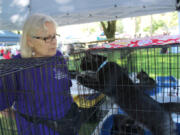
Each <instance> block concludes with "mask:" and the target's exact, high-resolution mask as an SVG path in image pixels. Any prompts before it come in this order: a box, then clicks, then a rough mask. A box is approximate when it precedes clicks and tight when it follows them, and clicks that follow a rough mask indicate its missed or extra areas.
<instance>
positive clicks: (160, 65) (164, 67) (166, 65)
mask: <svg viewBox="0 0 180 135" xmlns="http://www.w3.org/2000/svg"><path fill="white" fill-rule="evenodd" d="M170 50H171V48H168V51H169V52H171V51H170ZM160 51H161V48H148V49H147V48H144V49H140V48H135V49H131V50H127V49H126V50H125V49H122V50H114V51H112V50H110V51H107V52H101V53H100V54H102V55H105V56H107V57H108V60H109V61H113V62H116V63H117V64H119V65H120V66H123V67H126V68H128V69H129V72H140V71H141V70H142V69H143V70H144V71H145V72H147V73H148V74H149V75H150V77H152V78H156V77H157V76H174V77H176V78H177V79H180V53H165V54H161V53H160ZM82 56H84V55H83V54H79V55H76V56H75V59H78V60H74V58H73V56H72V57H71V59H70V61H69V65H68V67H69V69H70V70H76V71H77V70H78V71H80V69H79V64H80V59H81V57H82Z"/></svg>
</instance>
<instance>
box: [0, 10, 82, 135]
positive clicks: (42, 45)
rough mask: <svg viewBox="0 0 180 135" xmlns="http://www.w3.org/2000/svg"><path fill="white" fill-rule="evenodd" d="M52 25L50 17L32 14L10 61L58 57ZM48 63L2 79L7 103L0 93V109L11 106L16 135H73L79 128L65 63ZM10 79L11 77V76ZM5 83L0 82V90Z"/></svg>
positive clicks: (79, 116) (77, 110) (60, 55)
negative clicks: (7, 92)
mask: <svg viewBox="0 0 180 135" xmlns="http://www.w3.org/2000/svg"><path fill="white" fill-rule="evenodd" d="M56 27H57V25H56V22H55V21H54V19H53V18H52V17H50V16H47V15H44V14H39V13H36V14H33V15H31V16H29V17H28V18H27V20H26V21H25V23H24V27H23V34H22V36H21V42H20V54H18V55H16V56H15V57H14V59H23V58H38V57H53V56H55V57H62V58H63V56H62V54H61V52H60V51H57V49H56V48H57V36H59V35H58V34H57V33H56ZM56 64H57V62H52V63H49V66H47V65H46V66H42V67H41V68H39V67H34V68H33V69H27V70H23V71H22V72H21V73H16V74H15V76H16V80H14V79H12V78H10V77H9V76H7V77H6V79H5V81H7V83H8V87H7V91H8V90H14V91H18V92H17V93H16V92H14V93H15V94H14V95H13V94H12V91H11V93H10V92H9V97H8V102H7V98H5V97H4V94H3V92H2V91H1V92H0V109H1V110H4V109H6V108H10V107H11V106H12V108H13V110H14V112H15V118H16V124H17V129H18V134H19V135H76V134H77V133H78V130H79V129H80V126H81V123H82V121H81V116H82V115H81V112H80V111H79V109H78V107H77V105H76V104H75V103H74V102H73V99H72V97H71V94H70V87H71V85H72V83H71V80H70V77H69V73H68V69H67V65H66V61H65V60H63V61H61V62H60V63H59V64H62V66H59V67H58V66H56ZM11 77H12V76H11ZM5 83H6V82H3V81H1V80H0V90H1V89H3V85H6V84H5ZM14 84H15V85H14Z"/></svg>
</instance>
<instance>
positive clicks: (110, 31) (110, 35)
mask: <svg viewBox="0 0 180 135" xmlns="http://www.w3.org/2000/svg"><path fill="white" fill-rule="evenodd" d="M101 26H102V28H103V31H104V34H105V35H106V38H107V39H108V40H110V41H114V40H115V32H116V20H114V21H107V22H101Z"/></svg>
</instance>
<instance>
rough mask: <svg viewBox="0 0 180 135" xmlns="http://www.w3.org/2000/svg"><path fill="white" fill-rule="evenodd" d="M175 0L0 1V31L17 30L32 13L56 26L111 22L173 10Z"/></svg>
mask: <svg viewBox="0 0 180 135" xmlns="http://www.w3.org/2000/svg"><path fill="white" fill-rule="evenodd" d="M177 1H178V0H0V29H6V30H7V29H8V30H12V29H21V27H22V24H23V21H24V20H25V18H26V17H27V16H28V15H29V14H32V13H36V12H38V13H45V14H48V15H51V16H52V17H54V18H55V19H56V21H57V22H58V24H59V25H69V24H80V23H87V22H95V21H104V20H115V19H118V18H124V17H133V16H141V15H147V14H155V13H163V12H170V11H175V10H176V9H177V5H178V4H177Z"/></svg>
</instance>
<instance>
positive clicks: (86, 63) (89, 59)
mask: <svg viewBox="0 0 180 135" xmlns="http://www.w3.org/2000/svg"><path fill="white" fill-rule="evenodd" d="M106 60H107V57H105V56H102V55H98V54H91V53H87V54H85V56H84V57H83V58H82V60H81V64H80V68H81V69H82V70H83V71H87V70H91V71H97V69H98V68H99V67H100V65H101V64H102V63H103V62H104V61H106Z"/></svg>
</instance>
